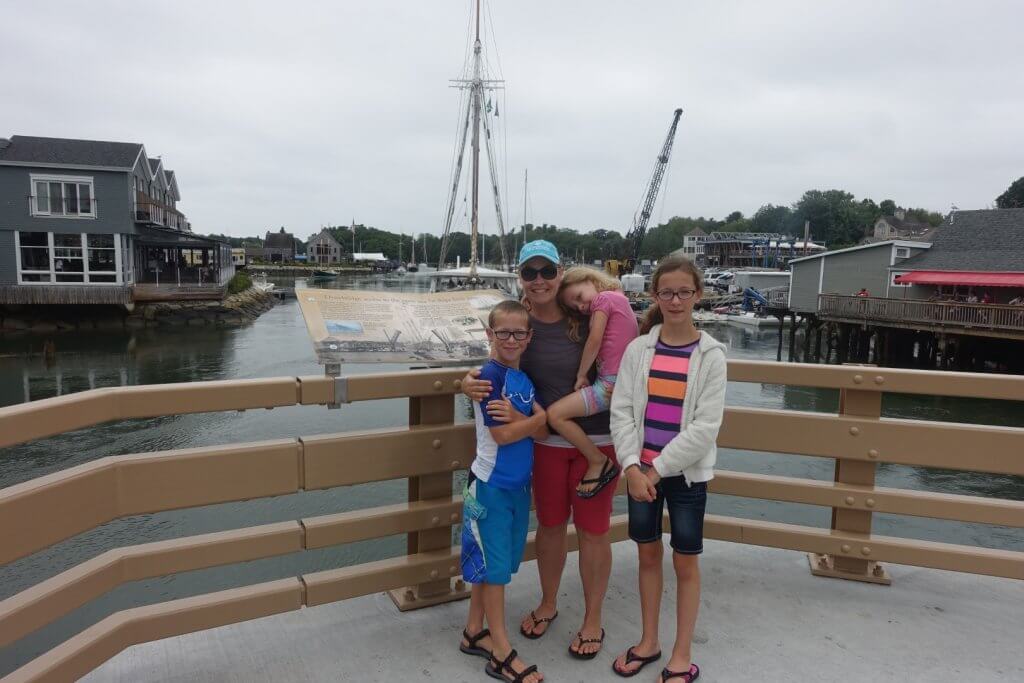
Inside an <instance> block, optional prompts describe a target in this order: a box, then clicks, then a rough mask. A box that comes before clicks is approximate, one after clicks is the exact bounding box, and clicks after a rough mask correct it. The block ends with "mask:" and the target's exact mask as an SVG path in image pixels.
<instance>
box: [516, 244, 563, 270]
mask: <svg viewBox="0 0 1024 683" xmlns="http://www.w3.org/2000/svg"><path fill="white" fill-rule="evenodd" d="M536 256H539V257H541V258H542V259H547V260H548V261H551V262H552V263H553V264H555V265H556V266H557V265H558V264H559V263H561V259H560V258H559V257H558V248H557V247H556V246H555V245H553V244H551V242H548V241H547V240H533V241H532V242H527V243H526V244H524V245H523V248H522V249H520V250H519V265H523V264H524V263H526V262H527V261H529V260H530V259H532V258H534V257H536Z"/></svg>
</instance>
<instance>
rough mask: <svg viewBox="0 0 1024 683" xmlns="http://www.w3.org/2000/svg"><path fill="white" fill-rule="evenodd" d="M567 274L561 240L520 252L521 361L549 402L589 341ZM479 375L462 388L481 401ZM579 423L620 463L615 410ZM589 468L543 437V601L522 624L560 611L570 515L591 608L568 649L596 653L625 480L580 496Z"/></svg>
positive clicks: (528, 631)
mask: <svg viewBox="0 0 1024 683" xmlns="http://www.w3.org/2000/svg"><path fill="white" fill-rule="evenodd" d="M562 274H563V271H562V265H561V260H560V259H559V256H558V249H556V248H555V245H553V244H551V243H550V242H547V241H545V240H534V241H533V242H528V243H527V244H524V245H523V248H522V249H521V250H520V252H519V277H520V281H521V284H522V287H523V291H524V296H525V304H526V307H527V309H529V311H530V324H531V327H532V329H533V340H532V341H531V342H530V346H529V347H528V348H527V350H526V352H525V353H524V354H523V357H522V359H521V361H520V368H521V369H522V370H523V371H524V372H525V373H526V374H527V376H528V377H529V378H530V379H531V380H532V381H533V384H534V386H535V388H536V391H537V399H538V401H539V402H540V404H541V405H542V406H543V407H545V408H547V406H549V405H551V404H552V403H554V402H555V401H557V400H558V399H560V398H562V397H564V396H568V395H569V394H571V393H573V391H574V389H575V384H576V369H577V367H578V365H579V361H580V357H581V355H582V353H583V341H573V340H572V339H570V337H569V321H568V319H567V318H566V316H565V313H564V311H563V310H562V309H561V308H560V307H559V305H558V288H559V286H560V285H561V282H562ZM578 338H579V339H581V340H584V339H586V338H587V330H586V329H585V328H584V329H581V330H580V334H579V337H578ZM478 375H479V371H477V370H473V371H471V372H470V373H469V374H468V375H466V377H465V379H464V381H463V387H464V389H463V391H464V392H465V393H466V395H467V396H468V397H469V398H471V399H472V400H474V401H480V400H483V399H484V398H486V396H487V395H488V393H489V392H490V383H489V382H484V381H480V380H477V379H476V377H477V376H478ZM591 379H593V377H591ZM578 423H579V425H580V426H581V427H583V431H584V432H585V433H586V434H587V436H588V437H589V438H590V440H591V441H593V442H594V444H595V445H597V446H598V447H599V448H600V449H601V451H602V452H603V453H604V454H605V455H607V456H608V457H609V458H610V459H611V460H612V462H614V463H616V464H617V461H616V459H615V449H614V447H613V446H612V439H611V435H610V430H609V427H608V413H607V412H603V413H598V414H596V415H591V416H590V417H586V418H580V420H579V421H578ZM586 470H587V459H586V458H585V457H584V456H583V454H582V453H580V452H579V451H578V450H576V449H575V448H574V447H573V446H572V445H571V444H570V443H569V442H568V441H566V440H565V439H563V438H562V437H560V436H558V435H557V434H555V435H552V436H550V437H548V438H547V439H545V440H544V441H537V442H536V444H535V446H534V465H533V492H534V500H535V502H536V506H537V522H538V527H537V540H536V549H537V571H538V573H539V574H540V585H541V601H540V604H539V605H538V606H537V607H536V608H535V609H533V610H531V611H530V613H529V614H527V615H526V617H525V618H524V619H523V621H522V623H521V625H520V632H521V633H522V634H523V636H525V637H526V638H530V639H536V638H540V637H542V636H543V635H544V634H545V633H547V631H548V629H549V628H550V626H551V622H552V621H554V620H555V618H556V617H557V616H558V587H559V584H560V583H561V580H562V570H563V569H564V568H565V560H566V555H567V545H566V534H567V532H568V525H569V518H570V516H571V517H572V521H573V524H574V525H575V527H576V532H577V536H578V538H579V548H580V550H579V563H580V579H581V581H582V583H583V602H584V616H583V623H582V624H581V625H580V628H579V630H578V631H577V632H576V636H575V637H574V638H573V639H572V642H571V643H570V644H569V653H570V654H571V655H572V656H574V657H577V658H579V659H593V658H594V657H596V656H597V653H598V652H600V651H601V645H602V644H603V642H604V629H603V628H601V606H602V603H603V602H604V596H605V593H606V592H607V590H608V577H609V575H610V574H611V569H612V548H611V541H610V539H609V536H608V527H609V521H610V519H611V513H612V498H613V496H614V495H615V488H616V484H617V483H618V477H616V479H615V480H614V481H612V482H611V483H610V485H608V486H606V487H605V488H604V489H602V490H601V491H600V493H598V494H597V495H596V496H593V497H591V498H581V497H579V496H578V495H576V488H577V486H579V483H580V481H581V480H582V479H583V476H584V473H585V472H586ZM483 645H484V646H486V643H484V644H483Z"/></svg>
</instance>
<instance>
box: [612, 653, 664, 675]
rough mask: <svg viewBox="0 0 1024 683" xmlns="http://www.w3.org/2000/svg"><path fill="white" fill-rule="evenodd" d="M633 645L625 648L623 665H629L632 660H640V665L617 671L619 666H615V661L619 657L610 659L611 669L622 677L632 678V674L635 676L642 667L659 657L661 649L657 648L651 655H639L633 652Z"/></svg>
mask: <svg viewBox="0 0 1024 683" xmlns="http://www.w3.org/2000/svg"><path fill="white" fill-rule="evenodd" d="M634 647H636V646H635V645H634V646H633V647H631V648H629V649H628V650H626V661H625V662H624V665H625V666H629V665H630V664H632V663H633V662H640V666H638V667H637V668H635V669H633V670H632V671H619V668H618V667H617V666H615V662H617V661H619V659H618V658H617V657H616V658H615V659H614V660H612V671H614V672H615V673H616V674H618V675H619V676H622V677H623V678H632V677H633V676H636V675H637V674H638V673H640V672H641V671H643V670H644V667H645V666H647V665H648V664H650V663H651V662H656V661H658V660H659V659H661V650H658V651H657V652H655V653H654V654H653V655H648V656H647V657H641V656H640V655H638V654H637V653H635V652H633V648H634Z"/></svg>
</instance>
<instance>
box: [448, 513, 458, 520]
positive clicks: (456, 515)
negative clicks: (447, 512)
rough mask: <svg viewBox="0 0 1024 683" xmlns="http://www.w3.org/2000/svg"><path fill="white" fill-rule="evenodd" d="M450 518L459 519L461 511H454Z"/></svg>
mask: <svg viewBox="0 0 1024 683" xmlns="http://www.w3.org/2000/svg"><path fill="white" fill-rule="evenodd" d="M448 519H450V520H451V521H453V522H457V521H459V513H458V512H453V513H452V514H451V516H450V517H449V518H448Z"/></svg>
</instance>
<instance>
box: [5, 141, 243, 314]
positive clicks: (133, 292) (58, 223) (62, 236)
mask: <svg viewBox="0 0 1024 683" xmlns="http://www.w3.org/2000/svg"><path fill="white" fill-rule="evenodd" d="M180 200H181V192H180V189H179V187H178V178H177V174H175V173H174V171H172V170H170V169H168V168H165V167H164V163H163V160H162V159H160V158H159V157H155V158H154V157H150V156H149V155H148V154H147V152H146V149H145V147H144V146H143V145H142V144H141V143H134V142H108V141H99V140H76V139H66V138H47V137H33V136H25V135H15V136H13V137H11V138H10V139H7V138H0V304H4V303H7V304H130V303H132V302H134V301H136V300H143V299H145V298H146V296H145V294H146V291H147V290H150V291H151V290H152V289H153V288H160V287H163V288H168V287H181V286H195V287H208V288H213V289H221V290H222V289H223V288H224V287H225V286H226V284H227V281H228V280H229V279H230V278H231V276H232V275H233V274H234V266H233V265H232V263H231V248H230V245H228V244H227V243H224V242H220V241H218V240H214V239H210V238H205V237H199V236H198V235H194V234H193V233H192V226H191V224H190V223H189V222H188V220H187V219H186V218H185V215H184V214H183V213H182V212H181V211H180V210H179V209H178V202H179V201H180Z"/></svg>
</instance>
